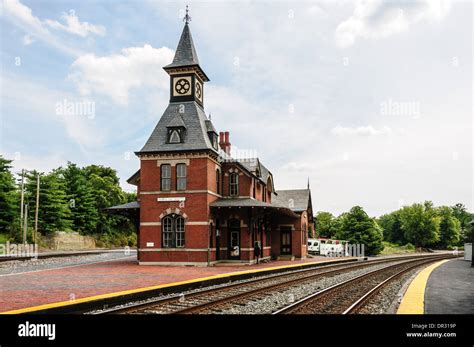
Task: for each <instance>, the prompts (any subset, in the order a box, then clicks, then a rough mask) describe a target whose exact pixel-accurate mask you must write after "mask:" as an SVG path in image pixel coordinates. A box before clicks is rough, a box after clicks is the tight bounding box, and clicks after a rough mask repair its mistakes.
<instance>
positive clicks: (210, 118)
mask: <svg viewBox="0 0 474 347" xmlns="http://www.w3.org/2000/svg"><path fill="white" fill-rule="evenodd" d="M209 120H212V117H211V112H209Z"/></svg>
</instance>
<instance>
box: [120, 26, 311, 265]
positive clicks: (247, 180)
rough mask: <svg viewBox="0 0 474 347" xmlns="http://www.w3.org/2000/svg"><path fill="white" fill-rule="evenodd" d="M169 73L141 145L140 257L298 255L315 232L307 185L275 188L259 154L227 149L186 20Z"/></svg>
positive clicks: (190, 261) (197, 260)
mask: <svg viewBox="0 0 474 347" xmlns="http://www.w3.org/2000/svg"><path fill="white" fill-rule="evenodd" d="M164 70H165V71H166V72H167V73H168V74H169V75H170V102H169V105H168V107H167V108H166V110H165V111H164V113H163V115H162V116H161V119H160V120H159V121H158V124H157V125H156V127H155V129H154V130H153V132H152V134H151V136H150V138H149V139H148V141H147V142H146V144H145V145H144V147H143V148H142V149H141V150H140V151H139V152H136V155H137V156H138V157H139V158H140V170H138V171H137V172H136V173H135V174H134V175H133V176H132V177H130V179H129V180H128V182H129V183H131V184H134V185H136V186H137V196H138V201H137V202H136V203H131V204H126V205H123V206H116V207H114V208H113V209H116V210H124V209H129V210H130V209H135V210H139V215H140V217H139V237H138V260H139V263H140V264H149V265H204V266H206V265H213V264H215V263H217V262H243V263H253V262H255V261H256V258H257V255H259V258H260V259H261V260H262V259H265V260H266V259H271V258H273V259H277V258H279V257H289V258H292V257H296V258H304V257H306V254H307V249H306V245H307V237H308V233H312V232H313V211H312V206H311V193H310V190H309V186H308V189H301V190H287V191H275V187H274V181H273V175H272V173H271V172H270V171H269V170H268V169H267V168H266V167H265V166H264V165H263V164H262V163H261V162H260V160H259V159H258V158H249V159H237V158H233V157H232V155H231V144H230V139H229V132H220V133H219V135H218V133H217V131H216V129H215V128H214V126H213V124H212V122H211V120H210V119H209V118H208V117H207V116H206V113H205V111H204V95H205V94H204V83H206V82H208V81H209V78H208V77H207V75H206V73H205V72H204V71H203V70H202V68H201V66H200V65H199V61H198V57H197V54H196V49H195V47H194V43H193V40H192V37H191V32H190V29H189V25H188V23H187V22H186V24H185V26H184V29H183V32H182V35H181V38H180V40H179V44H178V47H177V49H176V54H175V57H174V60H173V62H172V63H171V64H170V65H167V66H165V67H164Z"/></svg>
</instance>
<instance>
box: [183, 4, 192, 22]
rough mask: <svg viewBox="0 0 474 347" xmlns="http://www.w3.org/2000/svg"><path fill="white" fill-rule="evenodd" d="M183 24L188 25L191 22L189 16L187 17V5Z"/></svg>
mask: <svg viewBox="0 0 474 347" xmlns="http://www.w3.org/2000/svg"><path fill="white" fill-rule="evenodd" d="M183 20H184V24H189V22H190V21H191V16H190V15H189V9H188V5H186V14H185V15H184V18H183Z"/></svg>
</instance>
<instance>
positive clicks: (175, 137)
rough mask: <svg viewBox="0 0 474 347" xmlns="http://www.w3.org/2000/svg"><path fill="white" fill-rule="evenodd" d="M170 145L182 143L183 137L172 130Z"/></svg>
mask: <svg viewBox="0 0 474 347" xmlns="http://www.w3.org/2000/svg"><path fill="white" fill-rule="evenodd" d="M169 142H170V143H180V142H181V137H180V136H179V132H178V130H172V131H171V134H170V141H169Z"/></svg>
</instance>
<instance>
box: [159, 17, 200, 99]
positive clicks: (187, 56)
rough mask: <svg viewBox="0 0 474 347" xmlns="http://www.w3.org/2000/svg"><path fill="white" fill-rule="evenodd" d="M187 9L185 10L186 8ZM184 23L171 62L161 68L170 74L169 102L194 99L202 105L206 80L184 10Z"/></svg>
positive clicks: (189, 18) (188, 19)
mask: <svg viewBox="0 0 474 347" xmlns="http://www.w3.org/2000/svg"><path fill="white" fill-rule="evenodd" d="M186 11H187V10H186ZM184 19H185V24H184V29H183V33H182V34H181V38H180V39H179V43H178V47H177V48H176V54H175V56H174V59H173V62H172V63H171V64H169V65H167V66H165V67H163V69H164V70H165V71H166V72H167V73H168V74H169V75H170V102H184V101H196V102H197V103H198V104H200V105H201V106H203V103H204V82H208V81H209V78H208V77H207V76H206V74H205V73H204V71H203V70H202V68H201V66H200V65H199V59H198V56H197V53H196V49H195V47H194V42H193V38H192V36H191V31H190V30H189V21H190V20H191V17H189V15H188V13H187V12H186V16H185V17H184Z"/></svg>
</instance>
